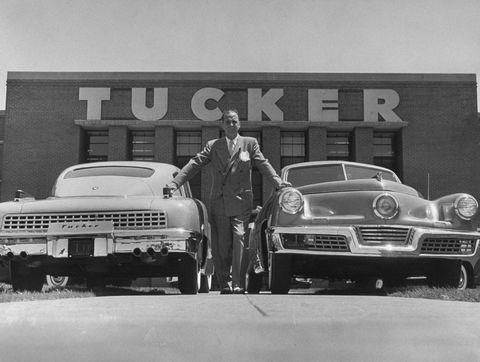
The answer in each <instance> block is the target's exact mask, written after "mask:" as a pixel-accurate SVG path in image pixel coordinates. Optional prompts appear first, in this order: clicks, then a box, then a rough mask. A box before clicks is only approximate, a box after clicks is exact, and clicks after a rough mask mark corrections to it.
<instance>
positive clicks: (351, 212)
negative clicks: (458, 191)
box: [271, 179, 471, 230]
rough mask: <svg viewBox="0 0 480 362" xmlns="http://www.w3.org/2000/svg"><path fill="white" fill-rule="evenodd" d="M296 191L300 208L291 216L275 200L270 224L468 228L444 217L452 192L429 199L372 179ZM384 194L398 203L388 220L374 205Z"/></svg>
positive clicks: (452, 196) (469, 224) (465, 224)
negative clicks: (299, 194)
mask: <svg viewBox="0 0 480 362" xmlns="http://www.w3.org/2000/svg"><path fill="white" fill-rule="evenodd" d="M298 190H299V191H300V192H301V193H302V195H303V200H304V205H303V209H302V210H301V211H300V212H298V213H297V214H293V215H291V214H287V213H284V212H283V211H282V210H281V207H279V206H278V205H279V203H278V201H277V202H275V203H274V204H275V205H276V206H275V207H274V211H273V215H272V219H271V225H272V226H308V225H403V226H418V227H438V228H452V229H465V230H471V223H470V222H468V221H462V220H460V219H459V218H453V219H452V218H450V219H448V220H447V218H446V216H445V215H446V211H447V206H448V208H453V203H452V201H451V200H452V199H454V197H455V195H450V196H451V197H449V198H444V199H439V200H433V201H429V200H426V199H424V198H422V197H421V196H420V195H419V194H418V192H416V191H415V189H413V188H411V187H409V186H406V185H403V184H400V183H396V182H391V181H378V180H375V179H372V180H353V181H340V182H329V183H322V184H315V185H308V186H303V187H299V188H298ZM385 193H388V194H390V195H391V196H393V197H394V198H395V199H396V200H397V202H398V213H397V214H396V215H395V216H394V217H392V218H391V219H383V218H380V217H379V216H378V215H377V214H376V212H375V208H374V204H375V200H376V198H377V197H378V196H379V195H382V194H385ZM452 213H453V211H451V213H450V214H452Z"/></svg>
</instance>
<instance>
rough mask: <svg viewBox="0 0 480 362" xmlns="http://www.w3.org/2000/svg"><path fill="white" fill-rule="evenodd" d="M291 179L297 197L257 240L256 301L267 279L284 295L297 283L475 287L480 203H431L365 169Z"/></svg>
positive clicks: (327, 165) (280, 202) (278, 202)
mask: <svg viewBox="0 0 480 362" xmlns="http://www.w3.org/2000/svg"><path fill="white" fill-rule="evenodd" d="M281 177H282V180H285V181H289V182H290V183H291V184H292V187H291V188H284V189H281V190H279V191H277V192H276V193H275V194H273V195H272V196H271V197H270V198H269V200H268V201H267V202H266V203H265V205H264V207H263V209H262V210H261V212H260V213H259V214H258V216H257V218H256V220H255V224H254V226H253V229H252V230H251V231H250V241H249V244H250V256H251V263H250V269H249V272H248V275H247V280H248V291H249V292H250V293H256V292H258V291H259V290H260V288H261V279H262V278H261V276H262V274H263V273H262V271H263V272H266V273H268V284H269V288H270V290H271V292H272V293H279V294H282V293H287V292H288V291H289V289H290V282H291V280H292V278H295V277H299V278H321V279H328V280H350V281H353V282H355V283H356V284H358V285H363V286H368V285H370V286H371V285H372V283H373V286H374V285H375V283H376V282H378V281H380V283H381V284H380V286H381V285H382V284H383V285H387V284H389V285H392V284H396V283H399V282H402V281H404V280H406V279H407V278H409V277H427V280H428V281H429V283H430V284H431V285H437V286H458V285H460V287H461V288H464V287H465V286H469V287H473V286H474V285H475V284H474V277H475V276H477V275H478V268H479V265H478V263H477V262H478V259H479V252H478V244H479V239H480V233H478V232H477V231H476V225H474V224H475V223H474V221H473V219H474V217H475V215H476V213H477V209H478V203H477V201H476V199H475V198H474V197H472V196H470V195H468V194H464V193H458V194H452V195H448V196H444V197H441V198H439V199H436V200H432V201H430V200H426V199H425V198H423V197H422V195H421V194H420V193H419V192H417V191H416V190H415V189H413V188H412V187H409V186H406V185H404V184H402V183H401V182H400V180H399V178H398V177H397V176H396V175H395V173H393V172H392V171H391V170H388V169H386V168H382V167H377V166H374V165H369V164H361V163H355V162H343V161H318V162H305V163H298V164H293V165H289V166H287V167H285V168H284V169H283V170H282V174H281ZM255 271H256V272H255ZM264 279H266V278H264ZM377 287H378V286H377Z"/></svg>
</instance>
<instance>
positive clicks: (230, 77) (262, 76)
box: [7, 71, 476, 82]
mask: <svg viewBox="0 0 480 362" xmlns="http://www.w3.org/2000/svg"><path fill="white" fill-rule="evenodd" d="M8 80H12V81H13V80H18V81H88V80H95V81H98V80H105V81H108V80H114V81H117V80H122V81H129V80H133V81H286V82H288V81H310V82H311V81H335V82H339V81H340V82H341V81H348V82H352V81H358V82H368V81H371V82H372V81H373V82H379V81H380V82H476V74H474V73H275V72H272V73H257V72H32V71H25V72H24V71H9V72H8V73H7V81H8Z"/></svg>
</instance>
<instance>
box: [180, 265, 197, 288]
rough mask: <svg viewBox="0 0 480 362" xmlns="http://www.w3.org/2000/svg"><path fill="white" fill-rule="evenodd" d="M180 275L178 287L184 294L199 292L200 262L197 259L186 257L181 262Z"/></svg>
mask: <svg viewBox="0 0 480 362" xmlns="http://www.w3.org/2000/svg"><path fill="white" fill-rule="evenodd" d="M181 263H182V264H181V269H180V273H179V275H178V289H180V293H182V294H197V292H198V263H197V260H196V259H191V258H188V259H185V260H183V261H182V262H181Z"/></svg>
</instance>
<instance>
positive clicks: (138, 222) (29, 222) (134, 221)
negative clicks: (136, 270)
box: [2, 211, 167, 232]
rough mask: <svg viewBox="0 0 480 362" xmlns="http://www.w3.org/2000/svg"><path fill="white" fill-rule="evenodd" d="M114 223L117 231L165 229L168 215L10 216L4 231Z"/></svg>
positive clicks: (130, 213)
mask: <svg viewBox="0 0 480 362" xmlns="http://www.w3.org/2000/svg"><path fill="white" fill-rule="evenodd" d="M89 221H90V222H92V221H112V222H113V224H114V227H115V229H119V230H122V229H163V228H166V227H167V215H166V213H165V212H163V211H128V212H108V213H107V212H105V213H71V214H70V213H68V214H8V215H6V216H5V217H4V218H3V222H2V230H4V231H36V232H39V231H47V229H48V226H49V225H50V224H51V223H64V222H89Z"/></svg>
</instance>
